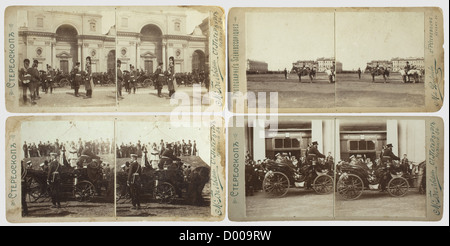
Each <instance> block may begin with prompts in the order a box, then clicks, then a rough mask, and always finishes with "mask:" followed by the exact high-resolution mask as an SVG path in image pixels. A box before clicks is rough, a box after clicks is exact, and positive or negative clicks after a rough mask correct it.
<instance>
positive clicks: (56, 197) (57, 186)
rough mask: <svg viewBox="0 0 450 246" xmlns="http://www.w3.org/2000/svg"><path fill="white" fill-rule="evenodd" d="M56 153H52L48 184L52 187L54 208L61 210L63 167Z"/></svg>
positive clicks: (51, 193) (51, 194)
mask: <svg viewBox="0 0 450 246" xmlns="http://www.w3.org/2000/svg"><path fill="white" fill-rule="evenodd" d="M56 156H57V155H56V153H54V152H52V153H50V164H49V168H48V173H47V184H48V185H49V186H50V196H51V198H52V204H53V205H52V206H51V207H52V208H61V174H60V172H61V165H60V164H59V162H58V160H57V158H56Z"/></svg>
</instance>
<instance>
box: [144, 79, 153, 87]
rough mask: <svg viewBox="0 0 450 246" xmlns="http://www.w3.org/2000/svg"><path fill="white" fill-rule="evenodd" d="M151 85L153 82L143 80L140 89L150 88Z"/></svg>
mask: <svg viewBox="0 0 450 246" xmlns="http://www.w3.org/2000/svg"><path fill="white" fill-rule="evenodd" d="M152 85H153V81H152V80H151V79H145V80H144V81H143V82H142V87H149V86H152Z"/></svg>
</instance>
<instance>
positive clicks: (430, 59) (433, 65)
mask: <svg viewBox="0 0 450 246" xmlns="http://www.w3.org/2000/svg"><path fill="white" fill-rule="evenodd" d="M266 11H280V12H289V13H292V12H298V13H302V12H330V13H335V14H336V13H339V12H423V13H424V30H423V31H424V38H425V40H424V44H425V49H424V60H425V62H424V63H425V74H426V76H425V80H424V82H423V83H424V90H425V94H424V97H425V104H424V105H423V106H418V107H338V106H337V105H336V100H337V98H336V95H337V94H336V86H337V84H338V83H339V74H338V75H336V82H335V106H334V107H329V108H325V107H319V108H314V107H311V108H280V107H278V104H277V102H274V100H278V98H274V99H272V98H270V97H269V95H266V97H267V99H266V100H269V101H270V103H271V105H275V106H276V107H275V109H270V108H267V107H266V108H264V105H263V108H261V105H258V104H257V103H258V102H255V103H256V107H257V108H249V106H248V100H247V93H248V92H249V91H248V89H247V80H246V78H247V75H246V67H247V58H246V25H245V22H246V13H254V12H266ZM227 24H228V27H227V28H228V43H229V50H228V57H227V59H228V67H229V71H228V91H229V92H230V96H229V97H228V110H229V111H230V112H234V113H258V114H262V113H334V112H336V113H361V112H437V111H439V110H440V109H441V107H442V106H443V103H444V82H445V81H444V79H445V74H444V58H445V57H444V49H443V45H444V19H443V12H442V9H441V8H439V7H355V8H350V7H342V8H326V7H324V8H270V7H266V8H261V7H257V8H246V7H234V8H231V9H230V11H229V13H228V23H227ZM335 59H336V58H335ZM273 111H275V112H273Z"/></svg>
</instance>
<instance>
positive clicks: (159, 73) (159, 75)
mask: <svg viewBox="0 0 450 246" xmlns="http://www.w3.org/2000/svg"><path fill="white" fill-rule="evenodd" d="M162 65H163V63H162V62H160V63H159V65H158V68H157V69H156V71H155V81H156V83H155V88H156V90H157V91H158V97H162V95H161V90H162V88H163V84H164V80H165V78H164V72H163V68H162Z"/></svg>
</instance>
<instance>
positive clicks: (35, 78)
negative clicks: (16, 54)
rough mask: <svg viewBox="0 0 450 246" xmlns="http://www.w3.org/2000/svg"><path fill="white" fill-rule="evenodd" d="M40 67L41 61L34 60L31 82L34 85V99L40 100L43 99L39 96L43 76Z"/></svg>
mask: <svg viewBox="0 0 450 246" xmlns="http://www.w3.org/2000/svg"><path fill="white" fill-rule="evenodd" d="M38 65H39V61H38V60H34V61H33V66H32V67H31V76H32V77H33V79H32V80H31V82H32V83H33V87H34V91H33V93H34V99H39V98H41V97H40V96H39V86H40V83H41V76H40V73H39V70H38Z"/></svg>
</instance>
